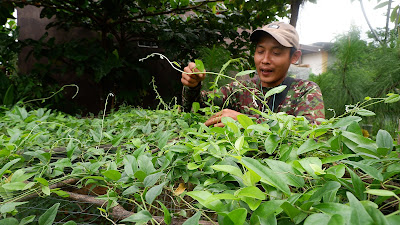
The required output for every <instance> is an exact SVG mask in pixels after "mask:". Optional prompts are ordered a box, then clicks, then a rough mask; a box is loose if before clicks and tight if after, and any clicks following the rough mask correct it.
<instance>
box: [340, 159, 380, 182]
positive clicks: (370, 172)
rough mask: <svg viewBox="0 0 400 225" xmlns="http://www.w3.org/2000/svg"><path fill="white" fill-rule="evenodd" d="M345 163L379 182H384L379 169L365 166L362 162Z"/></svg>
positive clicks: (345, 161)
mask: <svg viewBox="0 0 400 225" xmlns="http://www.w3.org/2000/svg"><path fill="white" fill-rule="evenodd" d="M343 162H344V163H347V164H350V165H352V166H355V167H358V168H360V169H361V170H363V171H364V172H365V173H367V174H368V175H370V176H371V177H373V178H375V179H377V180H379V181H383V176H382V173H381V172H379V171H378V170H377V169H375V168H374V167H372V166H368V165H365V164H363V163H361V162H353V161H347V160H344V161H343Z"/></svg>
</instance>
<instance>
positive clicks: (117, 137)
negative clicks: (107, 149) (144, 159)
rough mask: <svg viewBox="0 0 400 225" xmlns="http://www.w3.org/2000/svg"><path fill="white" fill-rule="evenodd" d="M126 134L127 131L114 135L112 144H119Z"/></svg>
mask: <svg viewBox="0 0 400 225" xmlns="http://www.w3.org/2000/svg"><path fill="white" fill-rule="evenodd" d="M125 134H126V133H125V132H122V133H120V134H118V135H117V136H114V137H113V139H112V140H111V144H112V146H114V147H116V146H118V145H119V144H120V143H121V141H122V140H123V139H124V137H125Z"/></svg>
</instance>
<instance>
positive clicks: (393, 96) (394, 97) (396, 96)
mask: <svg viewBox="0 0 400 225" xmlns="http://www.w3.org/2000/svg"><path fill="white" fill-rule="evenodd" d="M398 101H400V95H399V94H390V95H389V97H388V98H386V99H385V103H395V102H398Z"/></svg>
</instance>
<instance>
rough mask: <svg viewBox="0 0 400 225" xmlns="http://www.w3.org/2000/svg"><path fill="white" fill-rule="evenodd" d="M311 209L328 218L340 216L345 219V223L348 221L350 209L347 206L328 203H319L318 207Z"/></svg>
mask: <svg viewBox="0 0 400 225" xmlns="http://www.w3.org/2000/svg"><path fill="white" fill-rule="evenodd" d="M313 207H314V208H315V209H318V210H319V211H321V212H323V213H325V214H328V215H330V216H333V215H337V214H338V215H341V216H342V217H343V218H344V219H345V221H348V220H350V216H351V211H352V209H351V208H350V206H348V205H345V204H341V203H334V202H328V203H321V204H318V205H314V206H313Z"/></svg>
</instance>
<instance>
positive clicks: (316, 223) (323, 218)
mask: <svg viewBox="0 0 400 225" xmlns="http://www.w3.org/2000/svg"><path fill="white" fill-rule="evenodd" d="M330 219H331V217H330V216H329V215H326V214H323V213H315V214H312V215H310V216H309V217H307V219H306V220H305V221H304V225H328V223H329V220H330Z"/></svg>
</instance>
